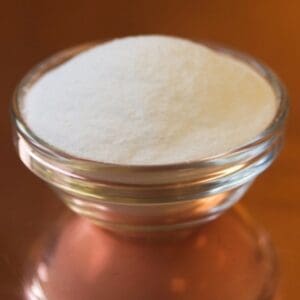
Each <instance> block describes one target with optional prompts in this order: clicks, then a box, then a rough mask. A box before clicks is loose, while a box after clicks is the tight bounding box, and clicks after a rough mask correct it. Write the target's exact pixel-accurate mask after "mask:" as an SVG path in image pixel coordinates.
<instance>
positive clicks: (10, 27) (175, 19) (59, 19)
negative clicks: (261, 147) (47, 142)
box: [0, 0, 300, 299]
mask: <svg viewBox="0 0 300 300" xmlns="http://www.w3.org/2000/svg"><path fill="white" fill-rule="evenodd" d="M299 32H300V2H299V1H297V0H289V1H278V0H265V1H255V0H235V1H234V0H226V1H225V0H223V1H222V0H210V1H209V0H206V1H205V0H203V1H201V0H200V1H199V0H198V1H197V0H194V1H191V0H186V1H183V0H182V1H176V0H169V1H164V0H162V1H150V0H149V1H111V0H110V1H99V0H98V1H96V0H95V1H81V2H79V1H40V0H39V1H29V0H27V1H25V0H24V1H21V0H20V1H16V0H12V1H1V4H0V82H1V85H0V105H1V106H0V107H1V109H0V122H1V123H0V124H1V126H0V145H1V173H0V180H1V181H0V182H1V210H0V296H1V297H0V298H1V299H20V298H19V296H17V294H18V290H17V289H18V286H19V285H20V284H21V281H22V267H23V265H24V260H25V258H26V256H25V254H24V253H26V251H27V250H28V248H29V247H30V244H31V243H32V242H33V241H34V238H35V236H37V235H38V234H39V233H40V232H41V231H42V230H43V228H44V227H45V226H47V220H50V219H51V217H50V216H51V215H52V214H53V213H54V211H56V210H60V209H61V204H60V203H59V201H57V200H56V201H54V200H53V201H52V198H53V195H52V194H51V193H50V192H49V191H48V189H47V188H46V187H45V186H44V185H43V184H41V182H40V181H39V180H38V179H37V178H36V177H35V176H33V175H32V174H31V173H30V172H29V171H27V170H26V169H25V167H23V166H22V165H21V163H20V162H19V160H18V158H17V156H16V154H15V152H14V150H13V147H12V144H11V137H10V126H9V116H8V104H9V100H10V98H11V96H12V92H13V89H14V87H15V85H16V84H17V82H18V80H20V78H21V77H22V76H23V74H24V73H25V72H26V71H27V70H28V69H29V68H30V67H32V65H33V64H35V63H37V62H39V61H40V60H42V59H43V58H46V57H47V56H48V55H50V54H52V53H53V52H55V51H58V50H60V49H62V48H66V47H69V46H72V45H76V44H78V43H82V42H86V41H90V40H95V39H103V38H111V37H118V36H124V35H132V34H146V33H163V34H172V35H178V36H183V37H188V38H193V39H206V40H209V41H216V42H219V43H223V44H225V45H227V46H229V47H234V48H237V49H239V50H242V51H245V52H248V53H250V54H252V55H254V56H256V57H257V58H259V59H261V60H263V61H265V62H266V63H267V64H268V65H270V66H271V67H272V68H273V69H274V70H275V71H276V72H277V73H278V74H279V75H280V77H281V78H282V80H283V81H284V82H285V83H286V85H287V87H288V90H289V94H290V97H291V104H292V105H291V106H292V107H291V114H290V118H289V124H288V132H287V140H286V146H285V148H284V150H283V153H282V155H281V156H280V157H279V159H278V160H277V161H276V163H275V164H274V165H273V166H272V167H271V168H270V169H269V170H268V172H266V173H265V174H263V175H262V176H261V177H260V178H259V179H258V180H257V182H256V184H255V185H254V186H253V187H252V189H251V190H250V191H249V192H248V194H247V195H246V197H245V201H244V203H245V204H246V206H247V207H248V209H249V210H250V212H251V213H252V215H253V216H254V217H255V218H256V219H257V220H258V221H259V222H260V223H262V224H263V225H264V226H265V228H266V229H267V230H268V231H269V232H270V233H271V235H272V238H273V241H274V243H275V245H276V247H277V252H278V254H279V257H280V261H281V270H282V278H283V280H282V295H283V299H299V298H300V283H299V277H300V254H299V253H300V233H299V228H300V192H299V187H300V175H299V174H300V157H299V155H300V140H299V130H300V122H299V118H300V104H299V99H300V84H299V77H300V76H299V67H300V64H299V63H300V37H299ZM12 291H13V292H12ZM13 294H15V295H16V296H13Z"/></svg>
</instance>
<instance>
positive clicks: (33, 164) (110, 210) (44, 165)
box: [12, 44, 288, 231]
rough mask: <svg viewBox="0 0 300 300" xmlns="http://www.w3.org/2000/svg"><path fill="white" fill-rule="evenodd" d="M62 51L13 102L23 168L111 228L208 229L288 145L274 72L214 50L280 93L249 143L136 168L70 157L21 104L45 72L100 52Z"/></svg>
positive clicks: (71, 204) (235, 54)
mask: <svg viewBox="0 0 300 300" xmlns="http://www.w3.org/2000/svg"><path fill="white" fill-rule="evenodd" d="M93 45H94V44H87V45H81V46H78V47H75V48H72V49H69V50H65V51H62V52H60V53H58V54H56V55H54V56H52V57H50V58H49V59H47V60H45V61H44V62H43V63H41V64H40V65H38V66H37V67H35V68H34V69H33V70H32V71H30V72H29V74H28V75H27V76H26V77H25V78H24V79H23V80H22V81H21V83H20V85H19V86H18V88H17V89H16V92H15V95H14V98H13V102H12V123H13V133H14V141H15V145H16V148H17V151H18V153H19V156H20V158H21V160H22V161H23V163H24V164H25V165H26V166H27V167H28V168H29V169H30V170H31V171H32V172H33V173H34V174H36V175H37V176H39V177H40V178H42V179H43V180H44V181H46V182H47V183H48V184H49V185H50V186H51V187H52V188H53V189H54V190H55V191H56V192H58V194H59V196H60V197H61V198H62V199H63V201H64V202H65V203H66V204H67V205H68V206H69V207H70V208H71V209H72V210H73V211H75V212H76V213H78V214H80V215H82V216H85V217H87V218H89V219H90V220H92V221H94V222H96V223H98V224H100V225H101V226H105V227H108V228H111V229H115V230H116V229H122V230H124V229H126V230H134V231H145V230H146V231H153V230H165V229H174V228H182V227H186V226H191V225H195V224H200V223H203V222H206V221H208V220H211V219H214V218H216V217H217V216H218V215H220V214H221V213H223V212H224V211H225V210H227V209H228V208H229V207H231V206H232V205H233V204H234V203H236V202H237V201H238V200H239V199H240V198H241V196H242V195H243V194H244V193H245V191H246V190H247V189H248V187H249V186H250V184H251V183H252V182H253V180H254V179H255V178H256V177H257V176H258V175H259V174H260V173H261V172H263V171H264V170H265V169H266V168H267V167H268V166H269V165H270V164H271V163H272V162H273V160H274V159H275V158H276V156H277V154H278V152H279V150H280V148H281V146H282V140H283V132H284V123H285V119H286V115H287V111H288V100H287V95H286V92H285V89H284V88H283V85H282V84H281V82H280V81H279V80H278V78H277V77H276V76H275V75H274V73H273V72H272V71H270V70H269V69H268V68H266V67H265V66H263V65H262V64H260V63H258V62H257V61H256V60H254V59H252V58H250V57H248V56H245V55H242V54H240V53H238V52H235V51H232V50H228V49H224V48H220V47H214V49H215V50H217V51H221V52H222V53H224V54H226V55H230V56H233V57H235V58H236V59H238V60H241V61H243V62H244V63H246V64H248V65H249V66H251V67H252V68H253V69H254V70H255V71H256V72H257V73H259V74H260V75H261V76H262V77H264V78H265V79H266V80H267V81H268V83H269V84H270V86H271V87H272V89H273V90H274V93H275V95H276V101H278V111H277V114H276V116H275V118H274V120H273V122H272V123H271V124H270V125H269V126H268V128H266V129H265V130H264V131H263V132H261V134H260V135H258V136H257V137H256V138H255V139H254V140H252V141H251V142H249V143H248V144H246V145H244V146H243V147H240V148H238V149H234V150H233V151H230V152H227V153H224V154H221V155H218V156H215V157H210V158H207V159H203V160H199V161H193V162H187V163H179V164H169V165H159V166H130V165H116V164H109V163H105V162H96V161H90V160H85V159H80V158H78V157H74V156H70V155H68V154H67V153H64V152H62V151H60V150H58V149H55V148H54V147H53V146H51V145H49V144H47V143H46V142H45V141H42V140H41V139H40V138H39V137H38V136H36V135H35V134H34V133H33V132H32V131H31V130H30V129H29V128H28V126H27V124H26V122H25V120H24V118H23V116H22V113H21V110H20V107H21V106H22V103H23V100H24V96H25V95H26V92H27V91H28V90H29V89H30V87H31V86H32V84H34V82H35V81H37V80H38V79H39V78H40V77H41V76H43V74H45V73H46V72H48V71H49V70H51V69H53V68H55V67H56V66H58V65H60V64H62V63H63V62H65V61H66V60H68V59H70V58H71V57H73V56H74V55H76V54H78V53H80V52H81V51H84V50H86V49H88V48H89V47H92V46H93Z"/></svg>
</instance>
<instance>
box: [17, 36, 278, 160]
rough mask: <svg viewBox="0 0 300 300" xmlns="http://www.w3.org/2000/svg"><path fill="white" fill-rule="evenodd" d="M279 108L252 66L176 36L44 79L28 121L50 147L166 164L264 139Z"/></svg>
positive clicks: (114, 51) (134, 41) (91, 58)
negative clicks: (257, 138) (261, 134)
mask: <svg viewBox="0 0 300 300" xmlns="http://www.w3.org/2000/svg"><path fill="white" fill-rule="evenodd" d="M276 109H277V103H276V99H275V95H274V92H273V90H272V89H271V87H270V85H269V84H268V83H267V81H266V80H265V79H264V78H262V77H261V75H259V74H258V73H257V72H255V71H254V70H253V69H252V68H251V67H249V66H248V65H246V64H245V63H242V62H240V61H238V60H236V59H233V58H230V57H229V56H227V55H224V54H220V53H217V52H215V51H213V50H211V49H209V48H207V47H205V46H203V45H200V44H197V43H194V42H191V41H188V40H184V39H179V38H173V37H166V36H155V35H153V36H137V37H127V38H122V39H116V40H113V41H111V42H107V43H105V44H101V45H98V46H95V47H93V48H91V49H89V50H87V51H84V52H82V53H80V54H79V55H77V56H75V57H73V58H72V59H70V60H68V61H67V62H65V63H63V64H62V65H60V66H58V67H57V68H55V69H53V70H51V71H49V72H47V73H46V74H45V75H43V76H42V77H41V78H40V79H39V80H38V81H37V82H36V83H35V84H34V85H33V86H32V87H31V88H30V89H29V91H28V92H27V94H26V96H25V99H24V103H23V105H22V114H23V116H24V119H25V121H26V122H27V124H28V126H29V128H30V129H31V130H32V131H33V132H34V133H35V134H36V135H37V136H38V137H39V138H41V139H42V140H44V141H45V142H47V143H48V144H50V145H52V146H54V147H56V148H58V149H60V150H62V151H64V152H66V153H68V154H71V155H74V156H76V157H80V158H85V159H90V160H95V161H102V162H108V163H117V164H126V165H157V164H170V163H178V162H187V161H192V160H200V159H203V158H207V157H210V156H214V155H218V154H222V153H224V152H227V151H230V150H232V149H234V148H236V147H239V146H242V145H244V144H245V143H247V142H249V141H251V140H252V139H253V138H255V137H256V136H257V135H258V134H259V133H260V132H261V131H263V130H264V129H265V128H266V127H267V126H268V124H269V123H270V122H271V121H272V119H273V118H274V115H275V113H276Z"/></svg>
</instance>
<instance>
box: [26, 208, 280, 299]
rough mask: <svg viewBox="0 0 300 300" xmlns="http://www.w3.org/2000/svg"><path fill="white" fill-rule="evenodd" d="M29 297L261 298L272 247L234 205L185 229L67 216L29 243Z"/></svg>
mask: <svg viewBox="0 0 300 300" xmlns="http://www.w3.org/2000/svg"><path fill="white" fill-rule="evenodd" d="M35 250H37V251H35V254H34V257H33V264H32V265H31V268H33V269H31V270H33V272H32V271H31V272H29V276H28V278H26V282H27V283H26V285H25V294H26V297H27V299H28V300H33V299H49V300H52V299H55V300H69V299H72V300H83V299H84V300H96V299H103V300H106V299H109V300H120V299H130V300H153V299H158V300H169V299H172V300H173V299H184V300H189V299H191V300H192V299H201V300H267V299H273V298H272V297H273V294H274V291H275V288H276V275H277V274H276V264H275V259H274V253H273V249H272V247H271V244H270V240H269V238H268V236H267V235H266V234H265V232H264V231H263V230H261V229H260V228H257V227H256V226H255V225H253V224H252V221H251V220H249V218H248V217H247V216H245V213H244V212H242V211H241V209H240V208H238V209H235V210H231V211H229V212H228V213H227V214H224V215H223V216H221V217H220V218H219V219H217V220H216V221H215V222H211V223H208V224H206V225H204V226H202V227H200V228H199V227H198V228H196V229H190V230H181V231H173V232H168V233H167V234H166V233H164V232H156V233H153V232H152V233H145V232H144V233H142V234H141V233H135V236H124V235H122V236H120V235H118V234H117V233H112V232H109V231H106V230H103V229H100V228H99V227H97V226H94V225H92V224H91V223H89V222H88V221H87V220H85V219H82V218H79V217H72V218H68V219H65V220H64V222H63V223H61V224H60V225H59V227H58V230H56V231H54V234H51V235H49V236H46V237H44V238H43V239H42V240H41V242H40V243H39V244H38V247H37V248H36V249H35Z"/></svg>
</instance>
